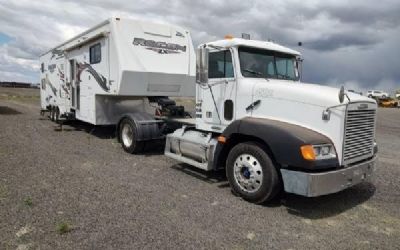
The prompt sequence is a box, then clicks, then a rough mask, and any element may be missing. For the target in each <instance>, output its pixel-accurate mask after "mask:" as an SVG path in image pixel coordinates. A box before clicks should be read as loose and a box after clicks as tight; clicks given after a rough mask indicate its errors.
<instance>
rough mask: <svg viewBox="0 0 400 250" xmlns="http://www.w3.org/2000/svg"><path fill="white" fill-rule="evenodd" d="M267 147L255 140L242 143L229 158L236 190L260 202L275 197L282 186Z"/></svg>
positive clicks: (228, 169) (228, 168)
mask: <svg viewBox="0 0 400 250" xmlns="http://www.w3.org/2000/svg"><path fill="white" fill-rule="evenodd" d="M263 148H264V147H263V146H262V145H260V144H258V143H254V142H246V143H240V144H238V145H236V146H235V147H233V148H232V150H231V151H230V152H229V155H228V159H227V161H226V176H227V178H228V181H229V184H230V186H231V189H232V192H233V193H234V194H236V195H238V196H240V197H242V198H243V199H245V200H247V201H249V202H252V203H256V204H260V203H263V202H266V201H270V200H272V199H273V198H274V197H275V196H276V195H277V194H278V193H279V192H280V191H281V189H282V185H281V181H280V178H279V175H278V172H277V170H276V168H275V166H274V163H273V162H272V160H271V158H270V157H269V156H268V154H267V153H266V151H265V150H264V149H263Z"/></svg>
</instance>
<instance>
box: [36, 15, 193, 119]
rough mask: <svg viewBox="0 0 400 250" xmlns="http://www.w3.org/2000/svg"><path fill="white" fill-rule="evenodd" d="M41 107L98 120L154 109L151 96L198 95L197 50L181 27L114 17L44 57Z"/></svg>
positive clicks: (42, 57) (64, 114) (66, 114)
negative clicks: (196, 82)
mask: <svg viewBox="0 0 400 250" xmlns="http://www.w3.org/2000/svg"><path fill="white" fill-rule="evenodd" d="M40 63H41V83H42V84H41V107H42V109H43V110H44V109H49V108H50V109H57V112H58V113H57V112H54V113H55V114H56V115H59V116H61V117H63V116H68V115H71V114H72V115H73V116H74V118H76V119H78V120H82V121H85V122H88V123H91V124H94V125H109V124H116V123H117V121H118V118H120V117H121V115H122V114H123V113H125V112H128V111H129V112H132V111H141V112H152V110H149V109H151V107H150V106H149V105H148V103H147V102H148V100H147V98H146V97H148V96H194V93H195V54H194V48H193V45H192V40H191V37H190V33H189V32H188V31H187V30H185V29H183V28H180V27H177V26H171V25H163V24H154V23H148V22H140V21H134V20H129V19H121V18H112V19H109V20H106V21H105V22H102V23H101V24H99V25H97V26H95V27H93V28H91V29H89V30H87V31H86V32H84V33H82V34H80V35H78V36H76V37H74V38H72V39H70V40H68V41H67V42H65V43H63V44H61V45H59V46H57V47H55V48H54V49H52V50H50V51H48V52H47V53H45V54H43V55H42V56H41V57H40Z"/></svg>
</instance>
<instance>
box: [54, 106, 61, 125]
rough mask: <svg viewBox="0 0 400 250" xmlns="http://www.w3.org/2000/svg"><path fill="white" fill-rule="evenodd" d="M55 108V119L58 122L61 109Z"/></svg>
mask: <svg viewBox="0 0 400 250" xmlns="http://www.w3.org/2000/svg"><path fill="white" fill-rule="evenodd" d="M54 109H55V112H54V113H55V114H54V121H55V122H57V123H58V122H59V121H60V109H59V108H58V107H55V108H54Z"/></svg>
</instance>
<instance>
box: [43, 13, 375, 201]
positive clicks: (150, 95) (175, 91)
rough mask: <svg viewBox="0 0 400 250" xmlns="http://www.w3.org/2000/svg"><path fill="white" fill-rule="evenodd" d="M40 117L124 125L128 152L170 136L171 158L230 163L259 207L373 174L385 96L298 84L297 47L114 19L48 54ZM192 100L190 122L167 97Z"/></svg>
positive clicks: (230, 171)
mask: <svg viewBox="0 0 400 250" xmlns="http://www.w3.org/2000/svg"><path fill="white" fill-rule="evenodd" d="M40 61H41V106H42V112H50V117H51V118H52V120H61V121H62V120H70V119H78V120H82V121H85V122H88V123H91V124H93V125H115V126H116V132H117V137H118V139H119V141H120V142H121V144H122V147H123V149H124V150H125V151H127V152H129V153H139V152H142V151H143V150H144V145H146V144H151V143H152V142H153V141H154V140H165V155H166V156H168V157H171V158H173V159H176V160H178V161H180V162H184V163H187V164H189V165H192V166H193V167H196V168H200V169H203V170H205V171H212V170H218V169H225V170H226V176H227V179H228V181H229V183H230V186H231V188H232V190H233V192H234V193H235V194H237V195H239V196H241V197H243V198H244V199H245V200H248V201H250V202H254V203H262V202H265V201H268V200H271V199H272V198H274V197H275V196H276V195H277V194H278V193H279V192H280V191H282V190H284V191H286V192H289V193H295V194H299V195H303V196H308V197H314V196H320V195H326V194H331V193H335V192H338V191H341V190H344V189H346V188H348V187H350V186H353V185H356V184H358V183H361V182H363V181H370V180H371V179H372V176H373V173H374V169H375V164H376V163H375V162H376V154H377V146H376V143H375V127H376V110H377V105H376V102H375V101H374V100H372V99H370V98H367V97H363V96H360V95H357V94H354V93H350V92H349V93H347V92H346V91H344V89H343V88H341V89H340V90H339V89H335V88H331V87H326V86H320V85H315V84H306V83H302V82H300V80H299V79H300V75H299V67H300V62H301V59H300V53H299V52H297V51H295V50H292V49H289V48H286V47H284V46H281V45H278V44H276V43H273V42H266V41H255V40H249V39H242V38H232V37H226V38H225V39H223V40H219V41H215V42H209V43H204V44H201V45H200V46H198V48H197V55H196V54H195V49H194V47H193V44H192V41H191V37H190V33H189V31H187V30H186V29H183V28H180V27H177V26H170V25H163V24H154V23H149V22H141V21H133V20H128V19H122V18H111V19H109V20H106V21H105V22H103V23H101V24H99V25H97V26H95V27H94V28H92V29H89V30H88V31H86V32H84V33H82V34H80V35H78V36H76V37H74V38H72V39H70V40H68V41H67V42H65V43H63V44H61V45H59V46H57V47H56V48H54V49H52V50H50V51H49V52H47V53H45V54H43V55H42V56H41V58H40ZM190 96H195V112H194V114H193V116H194V117H193V118H191V117H190V114H189V113H188V112H186V111H185V110H184V108H183V107H181V106H177V105H176V103H175V102H174V101H173V100H171V99H170V98H169V97H190Z"/></svg>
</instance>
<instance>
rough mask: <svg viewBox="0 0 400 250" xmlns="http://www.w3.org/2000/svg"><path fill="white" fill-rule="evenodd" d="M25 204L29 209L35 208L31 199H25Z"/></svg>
mask: <svg viewBox="0 0 400 250" xmlns="http://www.w3.org/2000/svg"><path fill="white" fill-rule="evenodd" d="M24 204H25V205H27V206H28V207H32V206H33V202H32V198H31V197H27V198H25V199H24Z"/></svg>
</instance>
